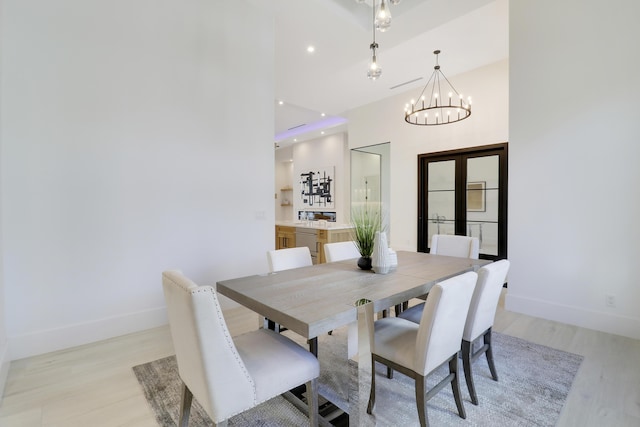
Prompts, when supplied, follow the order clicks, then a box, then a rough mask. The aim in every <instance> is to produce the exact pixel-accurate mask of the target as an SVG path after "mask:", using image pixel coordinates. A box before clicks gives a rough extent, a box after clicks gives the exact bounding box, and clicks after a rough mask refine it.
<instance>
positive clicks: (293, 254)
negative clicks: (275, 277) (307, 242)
mask: <svg viewBox="0 0 640 427" xmlns="http://www.w3.org/2000/svg"><path fill="white" fill-rule="evenodd" d="M267 261H269V271H270V272H271V273H274V272H276V271H282V270H290V269H292V268H299V267H307V266H309V265H313V261H312V260H311V252H310V251H309V248H308V247H306V246H302V247H299V248H287V249H277V250H272V251H269V252H267Z"/></svg>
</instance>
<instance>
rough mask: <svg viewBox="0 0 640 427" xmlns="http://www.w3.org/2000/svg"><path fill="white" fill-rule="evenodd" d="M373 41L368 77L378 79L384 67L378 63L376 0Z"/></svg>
mask: <svg viewBox="0 0 640 427" xmlns="http://www.w3.org/2000/svg"><path fill="white" fill-rule="evenodd" d="M372 9H373V42H372V43H371V45H369V49H371V53H372V55H371V63H370V64H369V71H367V77H369V79H371V80H376V79H377V78H378V77H380V76H381V75H382V68H380V66H379V65H378V59H377V58H376V49H377V48H378V43H376V4H375V0H374V1H373V8H372Z"/></svg>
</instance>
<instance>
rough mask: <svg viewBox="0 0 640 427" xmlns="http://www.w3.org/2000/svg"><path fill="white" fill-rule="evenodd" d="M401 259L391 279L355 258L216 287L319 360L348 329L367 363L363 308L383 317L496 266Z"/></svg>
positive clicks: (353, 349)
mask: <svg viewBox="0 0 640 427" xmlns="http://www.w3.org/2000/svg"><path fill="white" fill-rule="evenodd" d="M397 259H398V264H397V266H395V267H393V268H392V269H391V270H390V271H389V272H388V273H386V274H376V273H375V271H374V270H361V269H360V268H358V266H357V259H352V260H343V261H338V262H332V263H325V264H315V265H312V266H307V267H301V268H295V269H291V270H283V271H278V272H273V273H265V274H257V275H251V276H246V277H240V278H235V279H229V280H221V281H218V282H217V283H216V288H217V292H218V293H220V294H221V295H224V296H226V297H228V298H230V299H232V300H233V301H236V302H237V303H239V304H241V305H243V306H245V307H247V308H249V309H250V310H252V311H254V312H256V313H258V314H259V315H261V316H264V317H265V318H268V319H269V320H271V321H273V322H274V323H277V324H279V325H281V326H282V327H284V328H286V329H288V330H291V331H293V332H295V333H296V334H298V335H300V336H301V337H304V338H305V339H306V340H307V341H308V343H309V349H310V351H311V352H313V353H314V354H315V355H316V356H317V354H318V337H319V336H321V335H322V334H327V333H330V332H331V331H333V330H336V329H338V328H341V327H344V326H348V327H349V331H350V334H349V335H350V337H349V346H350V350H349V352H348V353H349V354H348V357H349V358H352V359H354V360H356V361H357V360H360V361H367V360H369V358H368V357H366V356H367V355H368V354H363V353H368V336H367V332H366V330H367V328H366V325H365V322H366V320H365V312H364V310H363V307H365V305H364V304H363V305H360V304H359V303H362V302H366V303H367V304H366V307H367V309H368V310H369V311H370V312H371V311H372V312H374V313H377V312H382V311H383V310H387V309H389V308H390V307H394V306H398V305H401V304H402V303H404V302H406V301H409V300H411V299H413V298H417V297H420V296H424V295H426V294H428V293H429V290H430V289H431V287H432V286H433V285H435V284H436V283H438V282H440V281H442V280H446V279H448V278H450V277H454V276H457V275H459V274H463V273H466V272H468V271H477V270H478V269H479V268H480V267H482V266H483V265H485V264H488V263H490V262H491V261H488V260H482V259H470V258H458V257H451V256H443V255H434V254H428V253H423V252H412V251H398V252H397ZM354 335H355V336H354ZM363 356H364V357H363ZM364 365H366V363H360V364H358V363H357V362H356V363H355V365H354V366H356V370H355V374H354V375H353V377H354V378H352V382H353V383H354V384H351V385H350V390H355V392H353V393H352V391H350V392H349V396H350V400H351V402H350V407H349V408H346V411H347V412H348V413H349V424H352V425H357V424H358V423H359V421H358V419H359V418H360V417H362V416H363V415H365V414H364V411H365V410H366V399H365V398H364V396H360V395H359V393H358V384H359V383H360V381H359V375H361V373H359V372H360V371H361V369H366V367H365V366H364ZM370 368H371V367H370V366H369V367H368V369H369V375H370ZM363 401H364V402H363Z"/></svg>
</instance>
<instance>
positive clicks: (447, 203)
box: [427, 160, 456, 248]
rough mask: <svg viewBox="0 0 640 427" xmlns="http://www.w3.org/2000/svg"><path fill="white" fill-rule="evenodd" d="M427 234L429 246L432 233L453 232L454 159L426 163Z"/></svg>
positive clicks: (454, 196) (454, 203)
mask: <svg viewBox="0 0 640 427" xmlns="http://www.w3.org/2000/svg"><path fill="white" fill-rule="evenodd" d="M427 167H428V172H427V173H428V176H427V182H428V187H427V206H428V208H427V209H428V210H427V234H428V239H429V248H431V236H433V235H434V234H455V220H456V215H455V213H456V161H455V160H445V161H436V162H429V163H428V166H427Z"/></svg>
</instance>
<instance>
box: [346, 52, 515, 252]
mask: <svg viewBox="0 0 640 427" xmlns="http://www.w3.org/2000/svg"><path fill="white" fill-rule="evenodd" d="M449 54H450V55H453V54H454V53H451V52H449ZM440 65H441V66H442V71H443V72H444V73H445V75H446V74H447V69H446V62H443V61H442V60H441V61H440ZM508 72H509V67H508V62H507V61H506V60H505V61H501V62H498V63H494V64H491V65H488V66H485V67H482V68H479V69H476V70H473V71H470V72H468V73H464V74H461V75H457V76H449V75H447V78H449V80H450V81H451V82H452V83H453V85H454V86H455V87H456V89H457V90H458V91H459V92H461V93H464V94H465V96H466V95H471V96H472V97H473V110H472V114H471V117H469V118H468V119H466V120H464V121H462V122H459V123H455V124H450V125H446V126H436V127H425V126H415V125H409V124H407V123H406V122H405V121H404V111H403V109H404V105H405V104H406V103H407V102H408V101H409V100H410V99H411V98H416V97H417V95H418V94H419V93H420V91H421V89H422V87H419V88H416V89H413V90H410V91H406V92H403V93H400V94H398V95H395V96H393V97H390V98H387V99H385V100H383V101H380V102H376V103H373V104H369V105H366V106H364V107H361V108H357V109H354V110H351V111H350V112H349V116H348V117H349V147H350V148H355V147H362V146H366V145H372V144H380V143H383V142H388V141H390V142H391V144H390V150H391V153H390V159H391V168H390V169H391V201H390V213H389V219H390V229H391V230H393V241H392V242H390V244H391V245H392V246H393V248H394V249H395V250H410V251H415V250H416V248H417V245H418V243H417V233H418V232H417V220H416V217H417V212H418V208H417V194H418V187H417V185H418V176H417V165H418V155H419V154H423V153H430V152H437V151H443V150H451V149H456V148H464V147H473V146H480V145H489V144H496V143H502V142H506V141H507V140H508V134H509V133H508V114H509V111H508V100H509V95H508V88H509V85H508V79H509V77H508ZM376 83H383V81H382V79H381V80H380V81H377V82H376Z"/></svg>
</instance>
